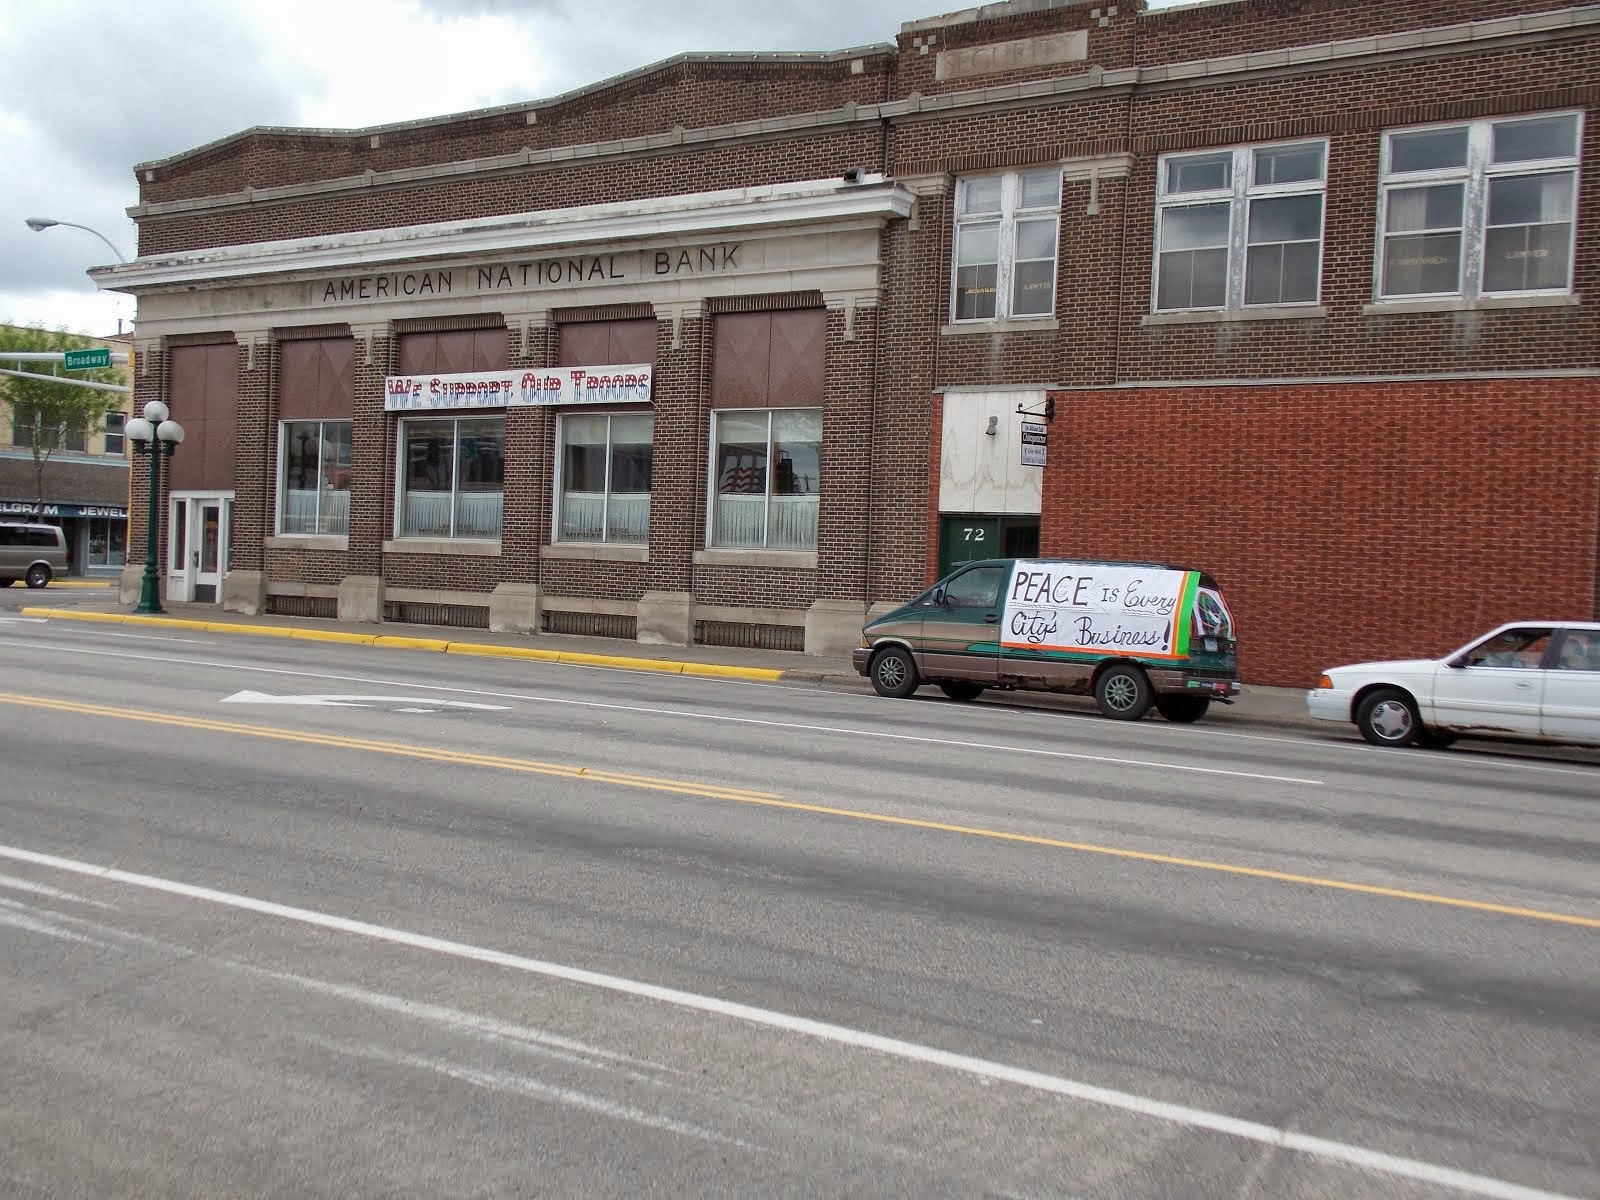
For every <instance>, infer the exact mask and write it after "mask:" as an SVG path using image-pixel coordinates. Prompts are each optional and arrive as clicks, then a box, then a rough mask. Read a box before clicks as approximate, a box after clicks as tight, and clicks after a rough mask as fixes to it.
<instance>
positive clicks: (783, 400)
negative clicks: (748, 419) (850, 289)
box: [767, 308, 828, 408]
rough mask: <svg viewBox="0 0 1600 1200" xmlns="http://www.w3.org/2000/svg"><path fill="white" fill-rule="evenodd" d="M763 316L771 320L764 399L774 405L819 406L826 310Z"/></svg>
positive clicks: (824, 345) (824, 359) (826, 332)
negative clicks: (769, 350)
mask: <svg viewBox="0 0 1600 1200" xmlns="http://www.w3.org/2000/svg"><path fill="white" fill-rule="evenodd" d="M767 315H768V316H769V317H771V319H772V352H771V358H770V365H769V367H768V375H767V378H768V381H769V382H768V386H767V396H768V401H767V402H768V403H769V404H771V405H772V406H773V407H774V408H817V407H820V406H821V404H822V392H823V375H824V370H825V364H826V361H827V358H826V347H827V339H828V310H827V309H824V308H805V309H798V310H791V311H789V312H775V313H769V314H767Z"/></svg>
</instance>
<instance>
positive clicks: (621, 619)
mask: <svg viewBox="0 0 1600 1200" xmlns="http://www.w3.org/2000/svg"><path fill="white" fill-rule="evenodd" d="M544 631H545V632H546V633H573V634H578V635H580V636H582V637H604V638H623V639H625V640H627V641H630V642H632V641H636V640H637V639H638V637H639V623H638V621H637V620H636V619H635V618H633V617H626V616H620V615H618V614H616V613H587V612H562V611H560V610H559V609H551V608H547V609H545V611H544Z"/></svg>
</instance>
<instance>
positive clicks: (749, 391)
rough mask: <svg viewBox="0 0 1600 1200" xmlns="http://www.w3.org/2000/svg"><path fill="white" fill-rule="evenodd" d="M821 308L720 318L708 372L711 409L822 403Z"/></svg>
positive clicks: (824, 323)
mask: <svg viewBox="0 0 1600 1200" xmlns="http://www.w3.org/2000/svg"><path fill="white" fill-rule="evenodd" d="M827 336H828V314H827V310H826V309H820V308H806V309H791V310H785V311H780V312H755V313H722V314H721V315H719V316H718V317H717V326H716V354H715V357H714V358H713V360H712V368H711V404H712V407H713V408H767V407H773V408H816V407H817V406H819V405H820V404H821V403H822V391H823V375H824V369H825V362H826V360H825V356H824V352H825V348H826V344H827Z"/></svg>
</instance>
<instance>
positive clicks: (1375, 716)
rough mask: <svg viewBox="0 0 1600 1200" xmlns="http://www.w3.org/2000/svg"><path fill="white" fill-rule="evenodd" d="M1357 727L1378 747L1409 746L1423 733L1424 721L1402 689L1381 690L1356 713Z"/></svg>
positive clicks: (1373, 694) (1363, 735)
mask: <svg viewBox="0 0 1600 1200" xmlns="http://www.w3.org/2000/svg"><path fill="white" fill-rule="evenodd" d="M1356 728H1357V729H1359V730H1361V736H1362V737H1364V738H1366V739H1367V741H1369V742H1371V743H1372V744H1373V745H1374V746H1409V745H1410V744H1411V743H1412V742H1414V741H1416V740H1417V738H1418V737H1419V736H1420V735H1421V733H1422V718H1420V717H1419V716H1418V715H1417V705H1416V702H1415V701H1414V700H1412V699H1411V697H1410V696H1408V695H1406V693H1404V692H1402V691H1401V690H1400V689H1399V688H1379V689H1378V690H1377V691H1375V692H1373V693H1372V694H1371V695H1369V696H1368V697H1367V698H1366V699H1365V700H1363V701H1362V702H1361V707H1360V708H1358V709H1357V710H1356Z"/></svg>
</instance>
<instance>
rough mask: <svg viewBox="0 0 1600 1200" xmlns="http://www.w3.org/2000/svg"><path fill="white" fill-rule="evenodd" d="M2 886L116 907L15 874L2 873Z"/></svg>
mask: <svg viewBox="0 0 1600 1200" xmlns="http://www.w3.org/2000/svg"><path fill="white" fill-rule="evenodd" d="M0 888H10V889H11V890H12V891H16V892H32V893H33V894H34V895H35V896H48V897H49V898H50V899H52V900H70V901H72V902H73V903H74V904H87V905H88V906H89V907H90V908H111V909H114V908H116V905H115V904H106V903H104V902H102V901H100V900H90V899H89V898H88V897H87V896H79V895H77V894H76V893H73V892H63V891H62V890H61V889H60V888H53V887H47V886H45V885H44V884H42V883H34V882H33V881H32V880H31V879H18V878H17V877H16V876H15V875H0Z"/></svg>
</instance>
